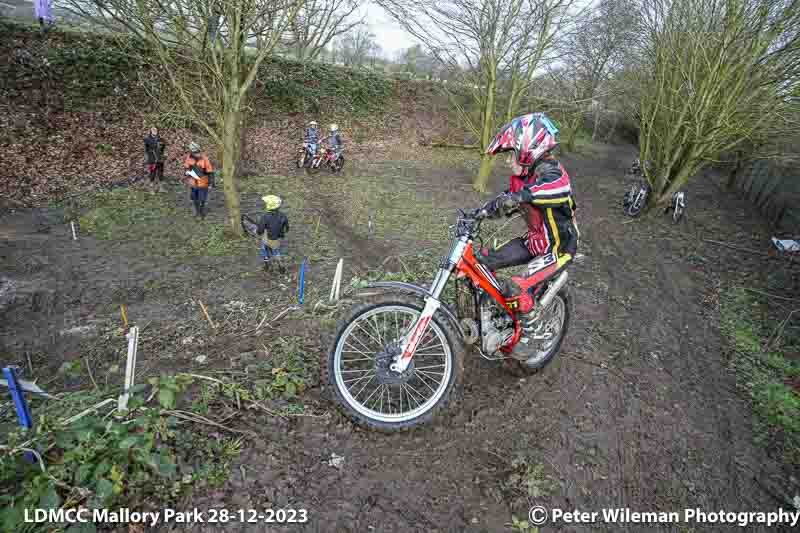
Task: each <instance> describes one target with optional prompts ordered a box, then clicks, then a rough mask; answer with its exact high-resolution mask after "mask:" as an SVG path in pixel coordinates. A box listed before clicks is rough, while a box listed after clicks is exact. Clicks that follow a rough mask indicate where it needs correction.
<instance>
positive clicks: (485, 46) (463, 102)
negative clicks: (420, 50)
mask: <svg viewBox="0 0 800 533" xmlns="http://www.w3.org/2000/svg"><path fill="white" fill-rule="evenodd" d="M377 2H378V4H379V5H381V6H382V7H383V8H384V9H386V11H387V12H388V13H389V14H390V15H391V16H392V18H394V19H395V20H396V21H397V22H398V23H399V24H401V25H402V26H403V27H404V28H405V29H406V30H407V31H408V32H409V33H411V34H412V35H413V36H414V37H416V38H417V39H418V40H419V41H420V42H421V43H423V44H424V45H425V47H426V48H427V49H428V50H429V51H430V53H431V54H432V55H433V56H434V57H436V59H437V60H438V61H439V62H441V63H442V64H443V65H445V66H446V68H447V69H448V70H449V71H450V74H451V75H452V76H453V77H454V78H455V80H454V81H457V83H454V84H448V85H447V89H446V91H447V92H448V95H449V96H450V101H451V103H452V105H453V106H454V108H455V110H456V113H457V115H458V116H459V118H460V119H461V121H462V122H463V123H464V125H465V126H466V127H467V128H468V129H469V130H470V131H471V132H472V133H473V134H474V135H475V137H477V138H478V140H479V148H480V151H481V165H480V170H479V171H478V175H477V176H476V177H475V180H474V182H473V186H474V188H475V189H476V190H478V191H485V190H486V186H487V183H488V178H489V174H490V173H491V170H492V165H493V162H494V159H493V158H491V157H490V156H488V155H486V154H485V151H486V148H487V147H488V146H489V143H490V142H491V140H492V138H493V136H494V133H495V130H496V128H497V126H498V122H499V119H500V118H501V117H498V113H497V106H498V96H499V95H498V92H499V91H500V90H501V86H502V85H503V79H504V77H505V78H506V79H509V80H511V81H510V86H511V88H512V89H511V92H512V98H511V102H509V105H508V108H507V109H506V112H505V113H504V115H505V116H506V117H508V116H509V114H513V113H514V112H515V111H516V103H517V100H518V97H519V95H520V94H521V93H522V91H523V88H525V89H527V86H528V82H529V81H530V79H531V78H532V76H533V72H534V71H535V70H536V68H537V66H538V62H539V60H541V58H542V57H543V56H544V54H545V52H546V51H547V49H548V48H549V47H550V45H551V44H552V39H550V38H551V37H552V36H553V32H552V29H553V28H554V27H555V24H552V21H553V19H554V18H555V17H554V12H555V10H564V11H566V7H567V6H569V5H570V4H571V2H572V0H377ZM545 14H549V15H553V16H543V15H545ZM548 21H550V22H548ZM542 35H544V36H545V38H544V39H541V36H542Z"/></svg>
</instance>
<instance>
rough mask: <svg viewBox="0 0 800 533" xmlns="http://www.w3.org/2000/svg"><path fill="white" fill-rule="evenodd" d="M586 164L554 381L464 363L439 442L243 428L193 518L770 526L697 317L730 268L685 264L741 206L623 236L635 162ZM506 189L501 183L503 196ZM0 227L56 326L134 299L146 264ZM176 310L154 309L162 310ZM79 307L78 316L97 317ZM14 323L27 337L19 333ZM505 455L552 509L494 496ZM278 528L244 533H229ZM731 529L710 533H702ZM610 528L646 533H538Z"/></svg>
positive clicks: (709, 202)
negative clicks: (621, 511)
mask: <svg viewBox="0 0 800 533" xmlns="http://www.w3.org/2000/svg"><path fill="white" fill-rule="evenodd" d="M595 150H596V152H595V153H594V154H592V155H591V156H585V157H579V158H566V159H565V163H566V165H567V167H568V169H569V170H570V171H571V173H572V174H573V175H574V181H575V184H576V189H577V190H578V193H579V196H578V202H579V209H580V211H579V222H580V229H581V237H582V240H581V247H582V249H581V251H582V252H583V253H584V254H586V256H587V258H586V261H585V262H583V263H582V264H580V265H576V266H575V267H574V268H573V270H572V273H571V279H572V285H573V289H574V296H575V302H576V314H575V316H574V322H573V325H572V330H571V331H570V334H569V337H568V339H567V341H566V343H565V345H564V348H563V353H562V355H561V356H560V357H559V358H557V359H556V361H555V362H554V363H553V364H552V365H551V366H549V367H548V368H547V369H546V370H545V371H544V372H542V373H540V374H539V375H536V376H533V377H530V378H527V379H526V380H518V379H515V378H512V377H510V376H509V375H508V374H506V373H504V372H503V371H502V370H501V369H500V368H499V367H498V366H497V365H496V364H494V363H492V362H488V361H484V360H482V359H481V358H480V357H479V356H477V355H474V354H470V355H469V356H468V360H467V362H466V371H465V390H464V398H463V401H462V402H461V404H460V405H459V406H457V407H454V408H452V409H450V410H449V411H448V413H447V415H446V416H444V417H442V418H441V419H440V420H438V421H437V423H436V424H434V425H431V426H428V427H424V428H420V429H419V430H416V431H413V432H411V433H409V434H404V435H395V436H384V435H378V434H373V433H366V432H363V431H360V430H358V429H355V428H354V427H353V426H352V425H351V424H349V423H348V422H346V421H345V420H343V419H342V418H341V417H340V416H339V415H338V414H335V411H334V414H333V416H329V417H323V418H316V417H304V418H299V419H296V421H293V422H291V423H286V422H283V421H276V420H269V421H263V420H256V419H251V418H248V417H245V419H244V420H243V423H244V424H247V425H249V426H251V427H252V428H254V429H257V430H259V431H260V433H261V435H262V437H263V438H262V439H261V440H259V441H257V442H254V443H253V444H252V446H251V447H249V448H248V449H246V451H245V452H244V453H243V455H242V456H241V459H240V461H239V464H237V465H236V466H235V467H234V468H233V469H232V474H231V480H230V481H229V483H228V485H227V486H226V487H224V488H223V489H221V490H219V491H216V492H211V493H209V494H206V495H203V496H197V497H196V498H195V499H193V500H192V501H191V502H190V507H199V508H208V507H220V506H221V505H227V506H228V507H230V508H233V507H236V508H262V507H275V506H291V507H295V508H298V507H303V508H306V509H308V510H309V516H310V518H311V520H310V522H309V523H308V524H306V525H304V526H297V525H296V526H294V527H292V528H291V530H293V531H309V532H311V531H319V532H329V531H330V532H334V531H336V532H342V531H354V532H355V531H358V532H363V531H381V532H392V531H404V532H405V531H425V532H432V531H470V532H497V531H508V530H509V529H508V528H507V524H508V522H509V521H510V517H511V514H512V513H513V514H515V515H516V516H519V517H524V516H525V515H526V514H527V510H528V508H529V506H530V505H534V504H535V505H543V506H545V507H561V508H564V509H574V508H577V509H581V510H586V511H599V510H600V509H602V508H606V507H629V508H631V509H632V510H636V511H674V510H682V509H683V508H685V507H699V508H702V509H705V510H709V511H710V510H718V509H725V510H731V511H745V510H773V509H774V508H775V507H776V505H775V502H774V501H773V500H771V498H770V496H768V495H767V494H765V493H764V492H763V491H761V490H759V489H758V488H757V487H755V486H754V484H753V481H752V478H753V473H756V475H758V476H759V477H765V476H780V475H781V471H780V467H779V465H778V464H776V463H773V462H772V461H771V460H770V459H769V458H768V457H767V455H766V453H765V452H764V451H763V450H761V449H759V448H758V447H757V446H755V445H754V444H753V439H752V434H753V433H752V427H751V426H752V420H751V415H750V410H749V407H748V406H747V405H746V404H745V403H744V402H743V401H742V400H741V397H740V395H739V394H738V393H737V392H736V390H735V384H734V380H733V377H732V376H731V375H730V373H729V371H728V370H727V366H728V363H727V361H726V360H725V358H724V356H723V353H724V352H723V350H722V345H721V338H720V334H719V331H718V330H717V328H716V325H715V324H716V320H715V319H714V316H713V310H709V309H706V308H704V307H703V303H702V302H703V295H704V294H705V293H706V291H707V289H708V286H709V285H710V284H711V283H712V282H713V281H714V279H715V278H716V277H718V276H720V275H722V274H723V273H724V272H725V269H727V268H731V264H732V262H733V263H734V264H735V261H736V259H737V258H736V256H731V255H727V254H725V252H724V251H721V250H713V251H712V250H708V251H707V255H708V256H709V257H711V260H710V261H709V262H708V263H707V264H706V267H705V269H704V271H702V272H698V271H697V269H696V268H694V267H693V266H692V265H691V264H690V263H689V262H688V261H687V256H688V254H689V253H690V252H696V251H697V250H698V249H701V250H702V249H703V247H702V245H700V244H698V243H699V242H700V236H701V235H708V231H709V227H710V226H709V224H712V222H713V221H717V220H718V219H720V218H722V219H725V218H726V217H732V216H733V215H732V214H731V213H738V212H739V211H741V210H742V209H744V208H743V207H742V206H741V205H740V204H737V203H736V201H735V200H733V199H731V198H725V197H723V196H720V194H719V193H718V191H716V190H715V186H714V185H713V184H712V183H711V182H700V181H698V182H697V183H696V184H692V188H691V189H690V191H691V192H690V196H689V197H690V199H692V201H691V204H690V205H691V211H690V218H689V221H688V222H687V223H686V224H685V225H683V226H681V227H680V228H674V227H672V226H669V225H666V223H665V222H664V221H662V220H658V219H656V220H645V221H642V222H637V223H631V224H623V223H622V222H624V221H623V220H622V217H621V216H620V214H619V207H618V206H619V198H620V197H621V194H620V192H621V188H620V185H619V176H620V175H621V173H622V170H623V169H624V167H625V166H626V165H627V164H628V162H629V160H630V159H632V157H633V155H632V154H628V153H625V152H624V150H623V154H622V155H619V150H617V149H613V150H612V148H611V147H604V146H601V147H596V148H595ZM628 155H630V158H629V157H628ZM404 179H406V180H407V181H408V185H409V186H413V185H414V183H419V185H420V188H423V187H425V186H429V187H430V186H432V187H433V188H436V187H437V185H436V183H433V184H432V185H431V181H432V180H437V179H439V180H445V179H448V178H447V177H446V173H442V174H441V175H438V174H436V173H431V174H429V175H427V176H422V175H419V176H414V175H411V176H408V175H405V177H404ZM461 179H462V180H465V179H466V177H465V176H462V177H461ZM503 181H504V179H503V178H502V177H500V176H498V177H497V179H496V183H495V186H496V188H497V189H498V190H500V189H501V186H502V185H504V184H503V183H502V182H503ZM438 188H439V190H445V191H446V192H445V193H443V195H442V196H441V197H440V198H439V200H437V201H441V205H442V208H443V209H449V208H450V207H452V206H455V205H458V204H461V205H462V206H471V205H472V204H473V203H475V201H476V197H475V195H474V194H472V193H469V192H466V188H465V187H464V184H463V183H461V184H458V185H457V186H453V184H452V183H447V182H442V183H441V184H440V185H438ZM709 221H712V222H709ZM336 224H337V225H336V227H337V233H336V234H337V237H339V238H341V239H343V240H345V241H346V242H344V243H341V246H342V248H343V249H344V250H346V251H349V252H350V253H352V254H353V255H356V254H359V253H366V254H367V255H366V256H365V257H366V261H367V262H368V263H370V264H372V263H374V260H376V259H378V258H379V256H381V255H385V254H386V253H395V254H402V253H403V251H402V250H394V251H393V250H390V249H382V248H375V247H370V245H369V244H367V243H364V242H362V240H360V239H358V238H354V239H350V240H349V241H348V232H347V228H346V227H345V226H343V223H342V222H341V220H339V221H337V223H336ZM735 224H736V225H734V223H732V222H731V221H730V220H728V221H727V222H726V223H725V224H722V226H720V225H719V224H717V222H713V225H714V227H715V228H718V227H723V228H728V229H724V230H721V231H727V234H715V235H716V236H715V237H713V238H719V239H720V240H726V239H729V238H730V239H732V238H734V236H735V235H736V234H737V233H738V232H740V231H742V230H741V229H740V228H741V225H740V224H739V222H738V219H737V220H736V223H735ZM750 224H751V226H750V227H749V228H747V229H749V230H750V238H752V239H755V238H756V237H757V233H758V232H761V233H763V232H764V228H762V227H761V226H760V225H759V224H758V222H750ZM0 228H2V232H3V233H2V236H3V238H4V239H7V242H6V244H7V246H5V247H4V252H3V256H2V258H0V259H2V260H3V263H2V264H3V267H4V271H6V269H8V270H7V272H9V273H10V274H13V275H14V277H15V279H16V280H17V281H18V282H24V283H28V284H30V286H40V287H44V288H45V289H37V290H40V291H48V290H51V289H52V291H54V292H56V293H58V294H60V295H62V296H60V298H62V300H63V302H64V305H63V306H61V307H59V306H56V307H54V308H53V309H54V314H56V315H57V316H58V317H59V319H60V320H61V321H62V322H61V323H66V322H68V321H66V318H65V317H68V316H71V315H70V313H74V309H75V307H74V305H75V299H76V298H78V299H80V298H83V300H80V301H85V300H86V299H87V298H88V299H89V300H91V301H92V302H97V303H95V304H93V305H100V304H103V305H110V304H111V303H112V301H113V298H112V297H110V296H109V295H108V292H109V291H113V290H119V289H120V285H121V286H122V288H126V289H125V290H129V291H134V292H135V291H136V290H137V287H141V286H142V284H143V283H144V281H145V280H147V279H148V276H149V275H150V273H151V270H152V265H148V263H147V259H145V258H142V257H140V256H138V255H137V254H135V253H131V254H130V255H129V256H125V255H122V256H121V255H120V253H121V251H120V250H119V249H116V248H114V246H113V245H112V244H110V243H102V242H96V241H94V240H93V239H90V238H88V237H86V238H85V241H86V242H85V243H84V244H82V246H81V248H80V250H81V251H80V252H77V251H75V249H74V247H69V246H67V245H66V244H64V243H65V241H64V239H65V238H66V236H65V235H64V234H63V233H64V230H63V225H62V226H61V229H53V230H52V231H51V233H49V234H37V233H36V229H35V228H36V225H35V223H34V222H33V221H32V219H30V218H28V219H26V218H24V217H23V216H22V215H14V216H11V217H6V218H3V219H2V220H0ZM37 235H39V236H37ZM652 235H654V237H651V236H652ZM387 246H388V245H387ZM42 249H44V253H41V254H40V253H39V252H37V250H39V251H41V250H42ZM349 259H353V260H357V259H358V258H357V257H350V258H349ZM24 265H29V266H24ZM232 265H234V266H235V263H231V264H228V265H226V268H233V266H232ZM148 267H149V268H150V270H148ZM160 268H161V269H162V270H163V271H165V272H167V273H168V274H166V276H167V277H169V276H171V283H172V284H173V285H175V284H177V285H180V284H182V283H185V282H187V280H188V279H191V275H192V271H191V268H189V267H186V269H184V270H182V269H181V267H180V265H177V264H170V263H168V262H167V263H165V264H162V265H161V266H160ZM195 268H196V267H195ZM236 268H240V269H241V270H245V269H246V268H249V267H248V266H246V265H245V266H240V267H236ZM187 269H188V270H187ZM98 279H99V280H100V281H99V282H98ZM103 280H105V281H103ZM113 280H125V281H124V282H122V283H114V281H113ZM422 281H423V283H427V281H428V280H422ZM257 289H258V285H257V282H253V281H249V282H247V283H246V284H242V283H240V282H239V281H238V280H237V279H236V278H235V276H232V277H231V278H230V281H224V282H223V284H222V286H218V287H217V291H222V292H223V293H224V296H220V298H231V297H235V296H237V295H240V294H246V293H247V292H248V291H252V290H257ZM176 291H177V292H176V294H180V295H184V293H182V292H180V290H178V289H176ZM176 301H177V300H176ZM176 301H172V302H167V301H162V303H161V304H160V305H162V306H163V307H161V308H159V309H160V311H159V312H162V313H165V312H167V310H168V309H171V307H170V306H174V305H176ZM85 305H90V304H85ZM140 305H141V306H148V305H149V306H152V308H153V309H154V310H155V309H156V307H157V302H156V301H154V300H153V299H152V297H151V296H148V295H147V294H143V296H142V299H141V304H140ZM85 309H87V312H86V316H91V314H92V312H93V311H92V309H94V308H91V307H88V308H85ZM142 309H144V307H142ZM90 311H92V312H90ZM31 312H32V313H36V312H38V310H37V309H33V308H31ZM81 316H83V315H81ZM30 320H33V318H32V317H31V318H30ZM12 322H13V327H14V328H17V327H18V326H19V327H21V326H20V324H22V322H20V321H19V320H17V319H15V320H14V321H12ZM11 327H12V326H9V325H8V323H7V324H6V325H5V326H3V330H2V333H3V334H9V333H11V334H15V333H16V334H17V335H19V334H21V333H25V332H22V331H21V329H19V328H18V329H15V330H12V329H10V328H11ZM59 327H60V326H59ZM292 327H295V328H296V327H302V324H292ZM309 327H311V328H313V326H309ZM26 334H28V335H29V334H30V331H28V332H27V333H26ZM23 336H24V335H23ZM9 346H10V344H6V348H7V350H6V351H9V350H8V347H9ZM307 401H308V402H309V404H310V405H312V406H314V407H315V408H316V409H314V410H313V411H314V412H325V411H329V410H331V411H332V408H331V406H330V405H329V404H328V403H327V402H326V401H325V400H324V399H322V398H320V397H319V396H318V394H317V392H316V391H314V390H312V391H311V392H310V393H309V394H308V395H307ZM332 454H336V455H338V456H341V457H343V458H344V461H343V464H342V465H341V467H340V468H336V467H334V466H330V465H328V464H327V461H328V460H329V459H330V458H331V455H332ZM516 456H524V457H525V458H526V460H527V461H530V462H531V463H540V464H542V465H543V466H544V473H545V475H546V476H548V477H549V478H551V479H552V480H553V482H554V483H555V487H554V490H553V491H552V493H551V495H549V496H543V497H541V498H539V499H536V500H528V499H527V498H520V497H518V495H515V494H512V493H510V492H508V491H507V490H504V488H503V482H504V481H505V480H507V479H508V476H509V475H510V473H511V472H512V465H511V461H512V459H513V458H514V457H516ZM240 466H241V467H243V469H244V473H245V474H244V476H243V475H242V469H241V468H240ZM278 529H280V528H268V527H265V526H264V525H249V524H248V525H244V526H239V525H228V526H227V527H226V528H225V529H224V530H225V531H273V530H278ZM286 529H287V530H288V529H289V528H288V527H287V528H286ZM728 529H729V528H727V527H720V526H714V525H711V524H708V525H706V526H704V527H702V528H700V529H697V530H702V531H727V530H728ZM194 530H196V531H218V530H219V529H215V528H213V527H212V526H210V525H207V526H205V527H203V528H195V529H194ZM280 530H283V529H280ZM612 530H613V531H619V530H624V531H643V530H645V529H644V528H643V527H642V526H636V525H632V526H629V527H611V526H603V525H601V524H593V525H583V526H574V527H567V526H559V527H558V528H552V527H549V526H544V527H542V528H541V531H543V532H546V531H612ZM646 530H647V531H652V530H657V528H656V527H654V526H647V527H646ZM663 530H664V531H677V529H674V528H666V527H664V528H663ZM749 530H751V531H760V530H759V529H758V528H751V529H749ZM773 530H774V529H773Z"/></svg>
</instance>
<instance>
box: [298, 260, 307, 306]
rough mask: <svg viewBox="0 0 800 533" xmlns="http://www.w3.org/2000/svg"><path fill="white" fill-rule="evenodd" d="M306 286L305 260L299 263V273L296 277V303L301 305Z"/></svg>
mask: <svg viewBox="0 0 800 533" xmlns="http://www.w3.org/2000/svg"><path fill="white" fill-rule="evenodd" d="M305 286H306V260H305V259H303V262H302V263H300V274H299V275H298V277H297V303H299V304H300V305H303V295H304V292H305Z"/></svg>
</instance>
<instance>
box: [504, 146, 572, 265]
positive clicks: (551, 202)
mask: <svg viewBox="0 0 800 533" xmlns="http://www.w3.org/2000/svg"><path fill="white" fill-rule="evenodd" d="M523 189H524V190H525V191H526V192H527V193H528V194H526V195H525V196H526V199H528V198H529V200H530V201H529V202H526V203H524V204H522V206H521V209H522V212H523V214H524V216H525V220H526V221H527V223H528V234H527V236H526V243H527V246H528V249H529V250H530V252H531V253H532V254H534V255H537V256H538V255H544V254H546V253H549V252H553V253H554V254H556V256H558V255H561V254H570V255H575V253H576V252H577V249H578V237H579V233H578V227H577V223H576V221H575V208H576V206H575V199H574V196H573V194H572V184H571V183H570V179H569V174H567V171H566V170H565V169H564V165H562V164H561V163H560V162H559V161H557V160H556V159H544V160H542V161H541V162H540V163H539V164H538V165H537V166H536V167H535V169H534V171H533V173H532V174H530V175H526V176H511V178H510V186H509V192H512V193H514V192H521V191H523Z"/></svg>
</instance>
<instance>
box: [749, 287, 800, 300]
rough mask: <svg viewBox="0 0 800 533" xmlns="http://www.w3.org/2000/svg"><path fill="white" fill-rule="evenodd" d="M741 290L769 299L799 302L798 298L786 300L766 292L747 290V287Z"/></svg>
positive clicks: (784, 297)
mask: <svg viewBox="0 0 800 533" xmlns="http://www.w3.org/2000/svg"><path fill="white" fill-rule="evenodd" d="M741 288H742V289H744V290H746V291H748V292H754V293H756V294H761V295H764V296H768V297H769V298H775V299H776V300H785V301H787V302H800V298H787V297H786V296H778V295H777V294H770V293H768V292H764V291H759V290H757V289H749V288H747V287H741Z"/></svg>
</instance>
